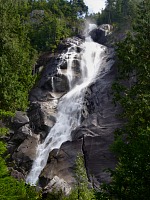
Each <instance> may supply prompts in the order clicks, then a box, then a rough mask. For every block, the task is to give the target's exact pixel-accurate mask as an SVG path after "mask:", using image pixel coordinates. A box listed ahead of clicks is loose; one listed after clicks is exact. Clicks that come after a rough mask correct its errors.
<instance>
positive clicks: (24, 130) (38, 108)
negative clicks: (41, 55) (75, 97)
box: [8, 33, 122, 193]
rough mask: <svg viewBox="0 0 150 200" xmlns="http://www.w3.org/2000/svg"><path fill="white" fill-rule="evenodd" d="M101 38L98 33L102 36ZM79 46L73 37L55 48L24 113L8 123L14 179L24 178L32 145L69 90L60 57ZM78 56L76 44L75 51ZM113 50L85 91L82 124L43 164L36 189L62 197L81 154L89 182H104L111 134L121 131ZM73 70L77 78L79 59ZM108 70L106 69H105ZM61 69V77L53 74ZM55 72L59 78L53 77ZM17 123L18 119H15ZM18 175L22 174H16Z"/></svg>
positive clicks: (47, 128)
mask: <svg viewBox="0 0 150 200" xmlns="http://www.w3.org/2000/svg"><path fill="white" fill-rule="evenodd" d="M102 34H103V33H102ZM72 43H74V44H81V43H82V40H81V39H78V38H73V39H71V38H69V39H67V40H64V41H62V43H61V44H60V45H59V48H58V53H56V54H55V55H54V54H53V56H49V60H48V63H47V65H46V67H45V68H44V69H43V71H42V73H41V79H40V80H39V82H38V83H37V85H36V86H35V87H34V88H33V89H32V91H31V93H30V107H29V109H28V111H27V114H26V115H25V114H24V113H19V114H20V115H21V117H18V118H15V120H13V124H16V125H15V128H14V125H13V130H14V132H13V134H11V136H10V139H9V141H8V151H9V152H10V153H11V158H10V160H13V161H14V162H15V167H14V170H17V171H18V174H17V172H16V171H14V172H13V173H14V176H16V177H17V176H18V177H24V178H26V175H27V173H28V172H29V170H30V169H31V166H32V163H33V160H34V159H35V156H36V147H37V145H38V144H39V143H40V142H42V141H43V140H44V139H45V137H46V136H47V134H48V133H49V131H50V130H51V128H52V127H53V125H54V124H55V122H56V118H57V104H58V101H59V99H60V98H61V97H62V96H63V95H64V94H65V93H66V92H67V91H68V89H69V86H68V81H67V78H66V75H65V73H66V72H65V70H66V61H65V60H62V57H60V54H59V53H61V52H66V51H67V48H68V47H70V46H71V44H72ZM80 52H81V48H80V45H79V46H77V53H80ZM113 59H114V52H113V50H112V49H108V48H106V51H105V54H104V55H103V61H102V64H101V65H102V72H101V74H100V75H98V76H97V78H96V80H95V81H94V82H93V83H92V84H91V85H90V86H89V87H88V88H87V90H86V95H85V99H84V103H83V109H82V117H81V120H82V122H81V125H80V127H78V128H76V129H75V130H73V131H72V133H71V136H72V141H68V142H65V143H63V144H62V145H61V147H60V149H59V150H53V151H52V152H50V155H49V158H48V162H47V165H46V166H45V168H44V169H43V171H42V173H41V175H40V179H39V185H40V186H41V187H42V188H44V190H45V191H46V192H48V191H51V190H52V189H53V188H55V187H56V188H60V189H62V190H63V191H64V192H65V193H68V192H69V191H70V187H71V186H72V185H73V184H74V182H75V180H74V169H75V160H76V156H77V155H78V153H81V154H83V156H84V159H85V167H86V170H87V175H88V178H89V180H90V181H91V182H94V183H95V184H96V185H97V184H101V183H103V182H109V181H110V176H109V174H108V173H106V172H104V170H105V169H107V168H111V169H114V167H115V164H116V158H115V157H114V155H113V154H112V153H111V152H110V145H111V144H112V142H113V139H114V136H113V132H114V130H115V129H116V128H118V127H120V126H121V124H122V122H121V121H119V120H118V118H117V117H116V114H119V112H120V111H121V108H120V107H119V106H118V105H114V104H113V103H112V99H113V93H112V89H111V86H112V83H113V81H114V79H115V77H116V73H117V72H116V67H115V64H114V60H113ZM74 67H75V69H74V71H75V73H77V74H80V69H79V68H78V60H75V61H74ZM106 68H107V70H105V69H106ZM59 69H62V75H60V74H59V73H58V71H59ZM58 74H59V75H58ZM18 119H19V120H18ZM20 173H21V174H22V175H20Z"/></svg>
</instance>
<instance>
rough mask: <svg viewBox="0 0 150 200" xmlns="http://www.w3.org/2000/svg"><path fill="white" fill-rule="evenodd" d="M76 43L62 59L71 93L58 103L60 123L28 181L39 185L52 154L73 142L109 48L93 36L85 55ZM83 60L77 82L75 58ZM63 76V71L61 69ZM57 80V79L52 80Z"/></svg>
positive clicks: (41, 146) (42, 148)
mask: <svg viewBox="0 0 150 200" xmlns="http://www.w3.org/2000/svg"><path fill="white" fill-rule="evenodd" d="M76 47H77V46H76V44H72V47H69V49H68V52H67V53H66V54H63V55H62V57H66V59H67V77H68V80H69V85H70V91H69V92H68V93H67V94H66V95H64V96H63V97H62V98H61V99H60V101H59V104H58V108H57V110H58V113H57V117H56V119H57V121H56V123H55V125H54V126H53V127H52V129H51V130H50V132H49V134H48V136H47V137H46V139H45V141H44V142H43V143H42V144H39V145H38V147H37V156H36V159H35V161H34V162H33V166H32V169H31V171H30V173H29V174H28V176H27V179H26V182H27V183H30V184H32V185H35V184H36V183H37V181H38V178H39V175H40V173H41V171H42V169H43V168H44V167H45V165H46V163H47V159H48V156H49V153H50V152H51V151H52V150H53V149H59V148H60V146H61V144H62V143H63V142H65V141H68V140H71V132H72V130H74V129H75V128H77V127H78V126H79V125H80V119H81V110H82V105H83V101H84V95H85V90H86V88H87V86H88V85H89V84H90V83H92V82H93V81H94V80H95V78H96V76H97V75H98V74H99V73H100V71H101V62H102V52H104V50H105V47H104V46H102V45H99V44H97V43H95V42H93V41H92V40H91V38H90V37H87V38H86V41H85V42H84V43H83V44H82V45H81V48H82V51H81V53H77V52H76ZM79 57H80V59H79V65H80V66H79V67H80V71H81V77H80V78H78V80H77V81H76V82H75V83H76V85H74V84H73V83H74V74H73V70H72V64H73V60H74V59H78V58H79ZM59 72H60V73H61V70H59ZM52 81H53V80H52Z"/></svg>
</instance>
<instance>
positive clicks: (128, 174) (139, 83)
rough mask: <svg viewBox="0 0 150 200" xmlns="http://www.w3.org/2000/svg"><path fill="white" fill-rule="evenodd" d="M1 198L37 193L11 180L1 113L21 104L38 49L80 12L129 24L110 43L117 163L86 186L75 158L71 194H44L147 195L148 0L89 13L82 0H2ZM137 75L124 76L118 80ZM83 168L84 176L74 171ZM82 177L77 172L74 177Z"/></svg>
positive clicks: (113, 3) (61, 34) (75, 29)
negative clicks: (102, 179)
mask: <svg viewBox="0 0 150 200" xmlns="http://www.w3.org/2000/svg"><path fill="white" fill-rule="evenodd" d="M0 11H1V19H0V30H1V32H0V50H1V51H0V88H1V89H0V120H1V121H0V123H1V127H0V136H1V137H2V139H1V141H0V199H2V200H11V199H13V200H21V199H25V200H26V199H32V200H34V199H42V195H41V192H37V191H36V188H34V187H31V186H29V185H26V184H25V183H24V182H20V181H17V180H15V179H14V178H13V177H11V176H10V172H9V170H8V168H7V165H6V158H7V156H8V155H6V153H5V152H6V145H5V144H4V142H3V138H4V135H5V134H6V133H7V132H8V130H7V129H6V128H3V123H2V121H6V119H7V118H8V117H10V116H13V115H14V113H15V111H16V110H26V109H27V106H28V93H29V91H30V90H31V88H32V87H33V85H34V84H35V82H36V79H37V76H36V75H33V74H32V70H33V67H34V65H35V63H36V61H37V59H38V56H39V55H40V54H41V53H42V52H45V51H50V52H54V51H55V49H56V48H57V45H58V44H59V42H60V40H62V39H63V38H67V37H71V36H74V35H78V34H79V33H80V32H81V30H82V25H83V23H84V20H85V19H90V21H96V22H97V24H98V25H100V24H102V23H109V24H112V25H113V26H114V27H116V29H117V30H119V29H122V27H123V30H128V29H129V27H130V33H128V34H127V37H126V39H125V40H123V41H121V42H119V43H118V44H116V54H117V59H118V61H117V62H118V74H119V76H118V78H117V80H116V82H115V83H114V85H113V90H114V102H115V103H119V104H120V105H121V106H122V108H123V112H122V114H121V116H120V117H121V118H123V119H124V120H125V121H126V122H127V123H126V124H125V125H124V127H123V128H122V129H118V130H116V132H115V142H114V144H113V145H112V147H111V148H112V151H113V152H115V153H116V155H117V157H118V160H119V162H118V165H117V167H116V169H115V170H114V171H110V173H111V177H112V182H111V184H109V185H105V184H104V185H102V186H101V188H99V189H97V190H94V189H89V188H88V180H87V178H86V174H85V169H84V163H83V160H82V158H81V157H80V156H79V157H78V158H77V163H76V164H77V167H76V168H77V169H76V179H77V183H78V184H77V186H76V187H75V190H73V191H72V193H71V194H70V196H68V197H64V196H63V195H62V193H61V192H60V193H57V194H49V196H48V197H47V199H53V200H54V199H64V200H65V199H72V200H74V199H83V200H91V199H102V200H103V199H104V200H105V199H120V200H121V199H123V200H124V199H132V200H134V199H145V200H147V199H149V196H150V189H149V185H150V145H149V144H150V121H149V119H150V94H149V90H150V82H149V80H150V1H149V0H107V1H106V8H105V9H104V10H102V12H101V13H96V14H88V7H87V6H86V5H85V3H84V1H83V0H80V1H79V0H70V1H66V0H47V1H46V0H24V1H20V0H7V1H6V0H0ZM132 78H133V79H134V80H135V81H133V82H131V84H129V85H126V84H124V80H125V81H126V80H127V81H130V80H131V79H132ZM81 174H82V176H80V175H81ZM79 177H80V178H79Z"/></svg>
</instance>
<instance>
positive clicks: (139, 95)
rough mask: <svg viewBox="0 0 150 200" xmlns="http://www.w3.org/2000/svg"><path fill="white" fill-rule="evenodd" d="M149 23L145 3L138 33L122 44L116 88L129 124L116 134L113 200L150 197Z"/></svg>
mask: <svg viewBox="0 0 150 200" xmlns="http://www.w3.org/2000/svg"><path fill="white" fill-rule="evenodd" d="M149 22H150V2H149V1H148V0H145V1H143V2H142V3H141V4H140V5H139V7H138V18H137V20H136V23H135V24H134V33H132V34H128V36H127V38H126V39H125V40H124V41H123V42H121V43H119V44H118V49H117V55H118V58H119V60H120V63H119V66H118V71H119V74H120V76H119V77H118V82H116V83H115V84H114V86H113V87H114V90H115V100H116V101H117V102H118V103H119V104H120V105H121V106H122V108H123V113H122V115H121V117H122V118H123V119H124V120H125V121H126V123H125V125H124V127H123V128H122V129H118V130H116V132H115V142H114V144H113V150H114V152H116V154H117V155H118V159H119V162H118V164H117V167H116V169H115V171H113V172H112V183H111V185H110V186H107V187H105V190H104V191H105V192H104V193H105V194H106V193H107V194H110V195H109V196H110V199H112V198H114V199H131V200H134V199H145V200H146V199H149V196H150V190H149V185H150V145H149V144H150V121H149V119H150V94H149V89H150V82H149V80H150V48H149V47H150V35H149V30H150V23H149ZM127 83H128V84H127Z"/></svg>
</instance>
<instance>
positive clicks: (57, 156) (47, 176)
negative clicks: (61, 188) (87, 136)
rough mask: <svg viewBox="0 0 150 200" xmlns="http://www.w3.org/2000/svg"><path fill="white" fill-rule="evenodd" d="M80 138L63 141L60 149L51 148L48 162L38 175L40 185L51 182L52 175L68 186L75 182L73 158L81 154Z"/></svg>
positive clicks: (44, 185) (81, 142)
mask: <svg viewBox="0 0 150 200" xmlns="http://www.w3.org/2000/svg"><path fill="white" fill-rule="evenodd" d="M82 144H83V141H82V140H76V141H72V142H69V141H68V142H65V143H63V144H62V146H61V147H60V150H59V151H58V152H57V150H53V151H52V152H51V153H50V155H49V159H48V163H47V165H46V167H45V168H44V170H43V171H42V173H41V175H40V180H39V183H40V185H41V186H42V187H46V185H47V184H51V183H50V182H51V180H52V179H53V177H55V176H57V177H59V179H62V180H64V181H65V182H67V183H68V184H69V185H70V186H72V185H73V184H74V183H75V179H74V175H73V174H74V171H75V160H76V157H77V155H78V154H82Z"/></svg>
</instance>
